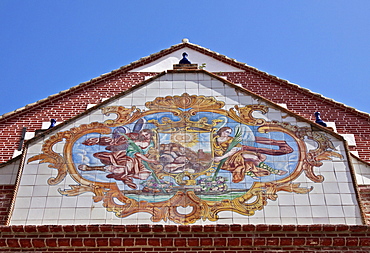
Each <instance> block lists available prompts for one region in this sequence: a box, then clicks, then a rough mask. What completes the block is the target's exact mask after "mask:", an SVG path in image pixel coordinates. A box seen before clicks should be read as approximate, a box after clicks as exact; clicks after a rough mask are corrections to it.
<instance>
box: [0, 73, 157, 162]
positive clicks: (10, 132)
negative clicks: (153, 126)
mask: <svg viewBox="0 0 370 253" xmlns="http://www.w3.org/2000/svg"><path fill="white" fill-rule="evenodd" d="M150 75H154V74H153V73H124V74H120V75H117V76H113V77H110V78H109V80H101V81H99V82H97V83H96V84H95V85H87V84H86V85H80V86H79V87H78V88H75V89H71V90H70V91H68V92H66V93H65V94H63V95H61V96H55V98H51V99H49V100H47V101H45V102H40V103H39V104H37V105H36V106H32V107H29V109H25V110H24V111H22V112H21V113H19V114H16V115H14V116H12V117H7V118H5V119H3V120H0V133H1V135H0V143H2V145H0V163H2V162H6V161H7V160H9V159H11V158H12V155H13V152H14V150H15V149H17V148H18V145H19V141H20V138H21V134H22V128H23V127H27V131H28V132H33V131H35V130H37V129H41V126H42V122H46V121H50V119H52V118H55V119H56V120H57V121H59V122H62V121H65V120H67V119H70V118H71V117H74V116H76V115H77V114H79V113H81V112H83V111H85V110H86V106H87V105H88V104H97V103H100V102H101V99H102V98H110V97H112V96H114V95H117V94H118V93H120V92H122V91H124V90H126V89H128V88H130V87H132V86H133V85H135V84H138V83H140V82H142V81H143V80H144V76H150Z"/></svg>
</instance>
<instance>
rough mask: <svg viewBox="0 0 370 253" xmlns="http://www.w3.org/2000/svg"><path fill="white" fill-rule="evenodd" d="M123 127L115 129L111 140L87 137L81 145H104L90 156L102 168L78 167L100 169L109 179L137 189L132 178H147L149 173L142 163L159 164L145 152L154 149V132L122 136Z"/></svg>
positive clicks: (108, 138)
mask: <svg viewBox="0 0 370 253" xmlns="http://www.w3.org/2000/svg"><path fill="white" fill-rule="evenodd" d="M125 132H126V131H125V130H124V128H122V127H119V128H116V129H115V131H114V132H113V134H112V137H100V138H96V137H93V138H88V139H87V140H85V141H84V142H83V143H82V144H83V145H86V146H93V145H100V146H106V148H105V149H106V150H109V151H102V152H97V153H95V154H93V156H94V157H96V158H98V159H100V161H101V163H103V164H104V166H94V167H91V166H88V165H85V164H81V165H79V166H78V168H79V169H80V170H82V171H92V170H100V171H107V172H110V173H111V174H108V175H107V177H108V178H114V179H116V180H120V181H122V182H123V183H125V184H126V185H127V186H129V187H130V188H133V189H136V188H137V185H136V184H135V183H134V182H133V179H134V178H136V179H141V180H145V179H147V178H148V177H149V176H150V175H151V174H152V171H150V170H149V169H148V167H147V166H145V163H146V162H148V163H158V162H157V161H156V160H153V159H150V158H148V151H149V149H150V148H152V147H154V142H153V132H152V130H150V129H143V130H141V131H139V132H132V133H125Z"/></svg>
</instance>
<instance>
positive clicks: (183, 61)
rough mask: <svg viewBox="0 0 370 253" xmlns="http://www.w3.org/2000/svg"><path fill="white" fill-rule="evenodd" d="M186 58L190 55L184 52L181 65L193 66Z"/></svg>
mask: <svg viewBox="0 0 370 253" xmlns="http://www.w3.org/2000/svg"><path fill="white" fill-rule="evenodd" d="M186 56H188V54H187V53H186V52H184V53H183V54H182V59H181V60H180V62H179V64H191V62H190V61H189V60H188V59H187V58H186Z"/></svg>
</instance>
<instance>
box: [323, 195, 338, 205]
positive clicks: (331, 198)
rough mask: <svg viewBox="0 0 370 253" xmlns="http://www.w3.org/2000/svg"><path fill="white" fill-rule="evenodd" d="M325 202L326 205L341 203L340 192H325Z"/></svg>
mask: <svg viewBox="0 0 370 253" xmlns="http://www.w3.org/2000/svg"><path fill="white" fill-rule="evenodd" d="M325 202H326V204H327V205H328V206H334V205H338V204H341V203H342V201H341V198H340V194H325Z"/></svg>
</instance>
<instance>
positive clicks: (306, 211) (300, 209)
mask: <svg viewBox="0 0 370 253" xmlns="http://www.w3.org/2000/svg"><path fill="white" fill-rule="evenodd" d="M295 211H296V213H297V217H301V218H302V217H312V212H311V208H310V206H295Z"/></svg>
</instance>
